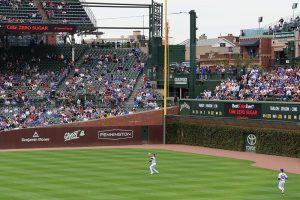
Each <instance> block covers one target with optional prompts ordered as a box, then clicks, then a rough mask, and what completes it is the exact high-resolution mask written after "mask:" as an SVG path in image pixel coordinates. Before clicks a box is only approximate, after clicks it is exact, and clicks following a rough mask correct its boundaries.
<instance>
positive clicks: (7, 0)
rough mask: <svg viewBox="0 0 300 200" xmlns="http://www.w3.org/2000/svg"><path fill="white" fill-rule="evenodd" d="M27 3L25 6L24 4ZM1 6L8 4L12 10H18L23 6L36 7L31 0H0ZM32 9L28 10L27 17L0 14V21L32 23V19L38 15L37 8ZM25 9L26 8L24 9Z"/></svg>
mask: <svg viewBox="0 0 300 200" xmlns="http://www.w3.org/2000/svg"><path fill="white" fill-rule="evenodd" d="M26 5H27V6H26ZM1 6H8V7H11V9H12V11H13V12H15V11H18V10H21V9H23V7H24V8H27V7H29V8H36V6H35V5H34V3H33V0H26V1H24V0H16V1H12V0H0V7H1ZM33 10H34V11H32V12H29V13H28V15H27V18H24V16H22V17H21V18H18V17H7V16H6V15H0V21H1V22H10V23H25V22H26V23H32V22H33V19H37V18H38V17H39V15H38V11H37V9H33ZM25 11H26V10H25Z"/></svg>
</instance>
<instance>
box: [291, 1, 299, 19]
mask: <svg viewBox="0 0 300 200" xmlns="http://www.w3.org/2000/svg"><path fill="white" fill-rule="evenodd" d="M297 7H298V3H293V5H292V9H293V20H294V19H295V9H296V8H297Z"/></svg>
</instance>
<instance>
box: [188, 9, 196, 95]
mask: <svg viewBox="0 0 300 200" xmlns="http://www.w3.org/2000/svg"><path fill="white" fill-rule="evenodd" d="M189 14H190V67H191V73H190V78H189V98H190V99H194V98H196V96H195V83H196V74H195V72H196V43H197V38H196V37H197V36H196V32H197V27H196V23H197V22H196V19H197V16H196V12H195V10H191V11H190V12H189Z"/></svg>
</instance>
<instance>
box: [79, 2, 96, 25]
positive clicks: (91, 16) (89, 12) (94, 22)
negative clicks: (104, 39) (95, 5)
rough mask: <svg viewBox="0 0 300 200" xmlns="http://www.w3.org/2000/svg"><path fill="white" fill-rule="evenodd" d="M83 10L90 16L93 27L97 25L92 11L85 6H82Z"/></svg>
mask: <svg viewBox="0 0 300 200" xmlns="http://www.w3.org/2000/svg"><path fill="white" fill-rule="evenodd" d="M80 2H86V0H80ZM83 8H84V10H85V12H86V13H87V15H88V17H89V18H90V20H91V22H92V24H93V25H94V27H97V19H96V17H95V15H94V13H93V11H92V10H91V9H90V8H89V7H86V6H83Z"/></svg>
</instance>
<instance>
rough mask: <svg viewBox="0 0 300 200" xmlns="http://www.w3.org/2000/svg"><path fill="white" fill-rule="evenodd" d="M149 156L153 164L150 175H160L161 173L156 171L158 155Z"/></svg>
mask: <svg viewBox="0 0 300 200" xmlns="http://www.w3.org/2000/svg"><path fill="white" fill-rule="evenodd" d="M149 156H150V160H149V162H150V163H151V165H150V167H149V168H150V174H151V175H152V174H153V173H154V172H155V173H156V174H159V172H158V171H157V170H156V155H155V153H154V154H151V153H149Z"/></svg>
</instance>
